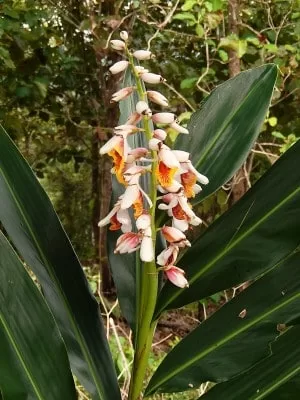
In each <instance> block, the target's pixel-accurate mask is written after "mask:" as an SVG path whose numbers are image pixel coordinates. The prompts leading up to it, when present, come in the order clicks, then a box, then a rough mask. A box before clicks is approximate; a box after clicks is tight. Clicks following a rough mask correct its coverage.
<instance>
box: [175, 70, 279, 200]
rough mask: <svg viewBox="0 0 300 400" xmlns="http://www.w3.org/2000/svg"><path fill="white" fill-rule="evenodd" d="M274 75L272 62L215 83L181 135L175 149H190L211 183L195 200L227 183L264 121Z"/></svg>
mask: <svg viewBox="0 0 300 400" xmlns="http://www.w3.org/2000/svg"><path fill="white" fill-rule="evenodd" d="M276 76H277V67H276V66H275V65H274V64H267V65H263V66H261V67H258V68H254V69H251V70H249V71H245V72H242V73H240V74H239V75H237V76H236V77H234V78H232V79H229V80H228V81H226V82H225V83H223V84H221V85H220V86H218V87H217V88H216V89H215V90H214V91H213V92H212V93H211V94H210V96H208V97H207V99H206V100H205V102H204V103H203V105H202V107H201V109H200V110H199V111H196V112H195V113H194V114H193V115H192V118H191V120H190V122H189V124H188V129H189V132H190V134H189V135H180V136H179V137H178V140H177V142H176V148H177V149H180V150H185V151H188V152H190V154H191V160H192V161H193V164H194V165H195V167H196V168H197V169H198V170H199V171H200V172H201V173H203V174H204V175H206V176H207V177H208V178H209V179H210V182H209V184H208V185H206V186H205V187H204V188H203V191H202V192H201V193H200V194H199V196H197V198H196V199H195V202H196V203H197V202H199V201H200V200H202V199H203V198H205V197H207V196H209V195H210V194H211V193H213V192H214V191H216V190H217V189H218V188H219V187H221V186H222V185H223V184H224V183H226V182H227V181H228V180H229V179H230V178H231V177H232V176H233V175H234V173H235V172H236V171H237V170H238V169H239V168H240V167H241V165H242V164H243V162H244V161H245V159H246V157H247V155H248V154H249V151H250V149H251V147H252V146H253V144H254V142H255V140H256V138H257V135H258V133H259V131H260V127H261V125H262V123H263V121H264V118H265V116H266V113H267V111H268V108H269V104H270V101H271V97H272V93H273V88H274V85H275V81H276Z"/></svg>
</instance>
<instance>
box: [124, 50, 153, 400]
mask: <svg viewBox="0 0 300 400" xmlns="http://www.w3.org/2000/svg"><path fill="white" fill-rule="evenodd" d="M127 55H128V59H129V62H130V65H131V70H132V73H133V75H134V76H135V80H136V87H137V93H138V95H139V98H140V100H143V101H146V95H145V92H144V88H143V84H142V82H141V80H140V78H139V76H138V75H137V74H136V72H135V70H134V61H133V58H132V55H131V54H130V53H129V52H128V53H127ZM143 128H144V130H145V135H146V137H147V139H148V140H150V139H151V138H152V128H151V124H150V121H149V118H148V117H143ZM151 157H152V159H153V160H154V161H153V164H152V171H151V184H150V193H149V195H150V198H151V200H152V203H153V206H152V209H151V232H152V240H153V246H154V253H155V242H156V225H155V209H156V201H157V189H156V188H157V178H156V174H155V171H156V168H157V152H156V151H151ZM141 268H142V270H141V271H139V274H138V277H139V278H140V282H138V283H137V285H138V289H139V294H138V296H137V298H138V299H139V302H138V304H137V307H138V310H137V324H136V328H137V329H136V340H135V355H134V361H133V367H132V375H131V382H130V388H129V394H128V400H138V399H139V398H140V396H141V392H142V389H143V384H144V379H145V374H146V370H147V365H148V359H149V353H150V351H151V345H152V340H153V335H154V331H155V327H156V323H153V322H152V318H153V314H154V310H155V305H156V299H157V289H158V274H157V269H156V264H155V260H153V261H152V262H148V263H143V265H142V266H141Z"/></svg>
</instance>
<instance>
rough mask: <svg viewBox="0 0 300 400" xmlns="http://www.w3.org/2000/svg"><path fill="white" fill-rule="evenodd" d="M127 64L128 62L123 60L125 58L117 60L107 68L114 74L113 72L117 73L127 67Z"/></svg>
mask: <svg viewBox="0 0 300 400" xmlns="http://www.w3.org/2000/svg"><path fill="white" fill-rule="evenodd" d="M128 64H129V62H128V61H125V60H122V61H118V62H116V63H115V64H114V65H112V66H111V67H110V68H109V70H110V72H111V73H112V74H113V75H115V74H118V73H120V72H122V71H124V70H125V69H126V68H127V67H128Z"/></svg>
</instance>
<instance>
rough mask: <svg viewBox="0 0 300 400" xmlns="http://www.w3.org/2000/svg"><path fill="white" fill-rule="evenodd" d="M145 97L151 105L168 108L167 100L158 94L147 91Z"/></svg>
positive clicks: (153, 91)
mask: <svg viewBox="0 0 300 400" xmlns="http://www.w3.org/2000/svg"><path fill="white" fill-rule="evenodd" d="M147 96H148V99H149V100H151V101H153V103H156V104H159V105H160V106H164V107H168V105H169V103H168V100H167V99H166V98H165V96H163V95H162V94H161V93H160V92H156V91H155V90H148V91H147Z"/></svg>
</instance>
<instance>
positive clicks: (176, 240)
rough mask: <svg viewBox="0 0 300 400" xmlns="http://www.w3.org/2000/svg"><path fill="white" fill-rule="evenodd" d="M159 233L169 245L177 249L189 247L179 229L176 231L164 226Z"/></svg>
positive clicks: (189, 244)
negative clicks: (173, 245)
mask: <svg viewBox="0 0 300 400" xmlns="http://www.w3.org/2000/svg"><path fill="white" fill-rule="evenodd" d="M161 233H162V234H163V236H164V238H165V239H166V240H167V241H168V242H169V243H173V244H175V245H176V246H178V247H185V246H188V247H190V246H191V243H190V242H189V241H188V240H187V238H186V236H185V234H184V233H182V232H181V231H180V230H179V229H176V228H174V227H172V226H164V227H163V228H162V229H161Z"/></svg>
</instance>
